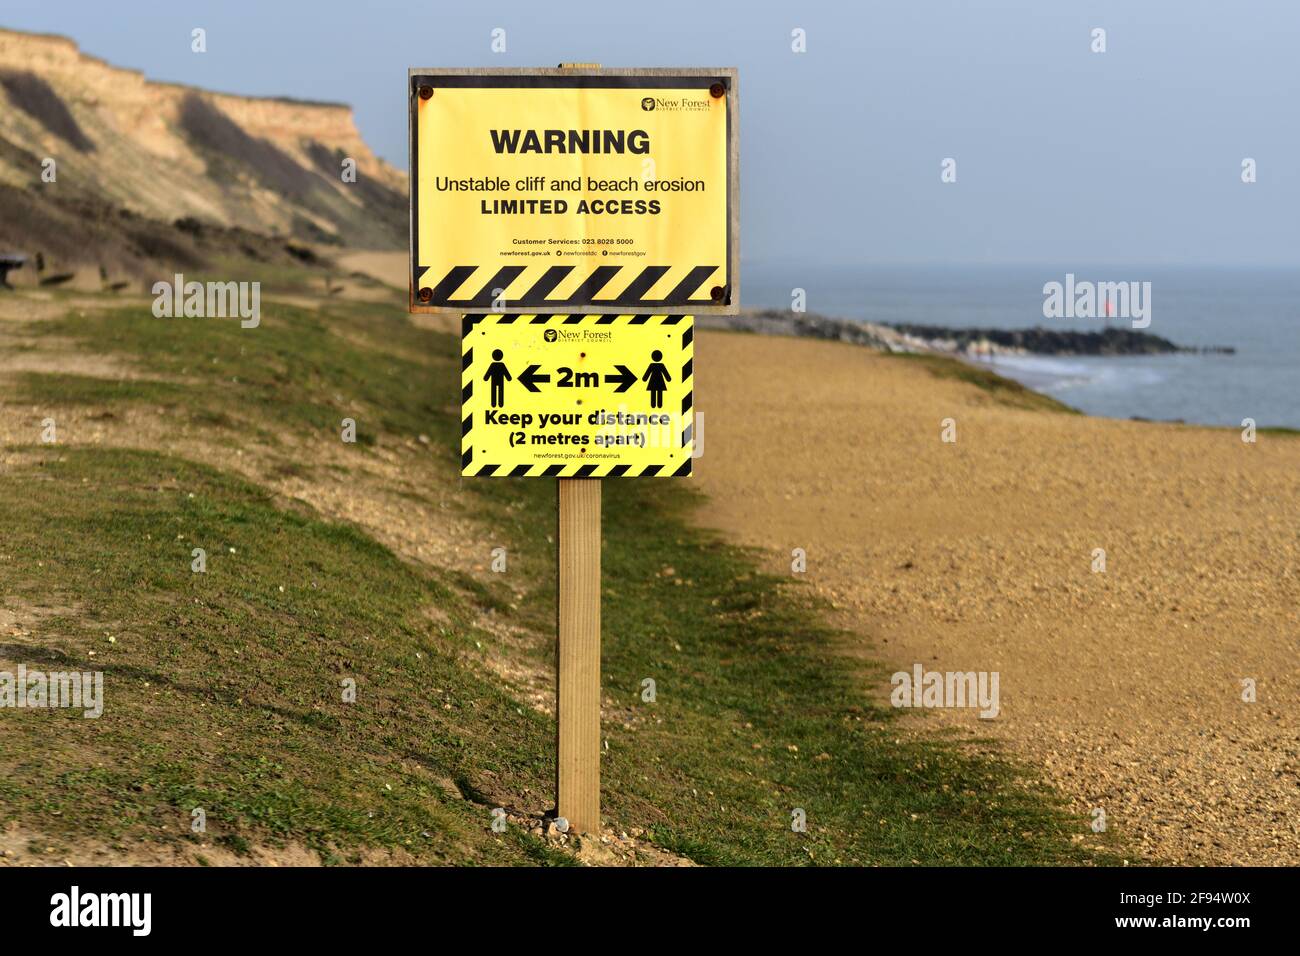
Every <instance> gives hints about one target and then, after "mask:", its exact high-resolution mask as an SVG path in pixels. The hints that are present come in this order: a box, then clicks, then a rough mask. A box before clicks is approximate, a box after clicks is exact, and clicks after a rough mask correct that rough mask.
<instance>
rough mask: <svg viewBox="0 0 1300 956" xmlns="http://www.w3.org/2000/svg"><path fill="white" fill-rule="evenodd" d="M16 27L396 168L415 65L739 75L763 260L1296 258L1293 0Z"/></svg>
mask: <svg viewBox="0 0 1300 956" xmlns="http://www.w3.org/2000/svg"><path fill="white" fill-rule="evenodd" d="M0 26H6V27H10V28H13V29H24V30H35V31H41V32H51V33H60V34H64V35H67V36H70V37H72V38H73V39H74V40H76V41H77V42H78V43H79V44H80V45H81V47H82V48H83V49H84V50H86V51H87V52H89V53H92V54H94V55H96V56H99V57H102V58H104V59H106V60H108V61H110V62H112V63H114V64H115V65H119V66H128V67H134V68H136V69H140V70H143V71H144V72H145V74H146V75H148V76H150V77H151V78H155V79H161V80H171V81H177V82H184V83H192V84H195V85H198V86H204V87H209V88H213V89H220V90H227V91H231V92H237V93H246V94H253V95H284V96H294V97H301V98H306V99H325V100H339V101H344V102H348V103H351V104H353V105H354V107H355V108H356V117H357V123H358V125H359V127H360V129H361V132H362V134H363V135H364V136H365V138H366V140H367V141H368V142H369V143H370V144H371V145H372V146H373V147H374V148H375V149H376V151H377V152H379V153H380V154H381V155H383V156H384V157H385V158H387V159H389V160H390V161H392V162H394V163H395V164H397V165H399V166H402V167H404V166H405V155H406V117H405V114H404V108H405V98H404V89H405V73H406V70H407V68H408V67H411V66H476V65H481V66H508V65H517V66H551V65H554V64H556V63H558V62H560V61H561V60H592V61H598V62H601V63H603V64H605V65H607V66H657V65H664V66H709V65H712V66H738V67H739V68H740V92H741V114H742V128H741V150H742V153H741V177H742V189H741V195H742V207H741V217H742V219H741V222H742V226H741V241H742V250H743V255H744V257H745V259H746V260H747V261H748V262H750V263H751V264H752V263H764V262H771V263H814V262H816V263H823V264H830V265H835V264H855V265H872V264H881V265H887V264H891V263H917V264H951V263H962V264H989V263H1049V262H1050V263H1053V264H1059V263H1066V264H1069V263H1080V264H1086V263H1095V262H1105V263H1125V264H1134V265H1144V264H1169V265H1209V264H1219V265H1231V266H1275V265H1291V266H1294V265H1295V264H1297V263H1300V215H1297V212H1296V211H1297V210H1298V209H1300V123H1297V122H1296V104H1297V103H1300V63H1298V59H1300V3H1295V2H1292V0H1220V2H1209V0H1143V2H1131V0H1121V2H1108V0H1091V2H1084V0H988V2H982V3H972V2H962V0H876V2H869V3H854V4H850V3H837V4H832V3H802V2H800V3H793V2H791V3H770V2H769V3H738V2H722V0H714V2H711V3H700V2H677V0H664V2H656V3H651V4H618V3H610V2H608V0H606V2H574V3H565V2H559V0H557V2H552V3H535V2H532V3H522V2H521V3H513V2H512V3H493V2H481V0H476V2H472V3H471V2H457V3H445V2H427V0H426V2H420V3H408V2H396V0H367V2H364V3H351V2H349V3H342V2H329V0H315V2H312V3H306V2H301V0H277V2H270V0H261V2H248V0H220V2H177V0H168V2H161V0H133V2H131V3H129V4H108V3H103V2H102V0H85V2H81V0H74V2H57V0H48V2H45V3H41V4H24V5H22V6H19V5H16V4H12V3H5V4H4V5H3V6H0ZM195 26H201V27H204V28H205V29H206V30H207V34H208V52H207V53H206V54H202V55H197V54H194V53H192V52H191V51H190V30H191V29H192V28H193V27H195ZM496 27H501V28H504V29H505V30H506V42H507V52H506V53H505V54H494V53H492V52H491V50H490V47H489V43H490V39H491V31H492V30H493V28H496ZM796 27H798V28H802V29H803V30H805V31H806V33H807V46H808V50H807V52H806V53H802V54H796V53H793V52H792V51H791V49H790V43H791V30H792V29H794V28H796ZM1095 27H1101V28H1104V29H1105V30H1106V31H1107V36H1106V39H1107V51H1106V52H1105V53H1093V52H1092V51H1091V49H1090V45H1091V42H1092V39H1091V31H1092V30H1093V28H1095ZM947 157H952V158H955V159H956V160H957V182H956V183H952V184H944V183H941V182H940V163H941V161H942V160H943V159H945V158H947ZM1245 157H1251V158H1253V159H1255V160H1256V161H1257V163H1258V178H1259V181H1258V182H1256V183H1254V184H1252V185H1245V184H1243V183H1242V182H1241V178H1240V172H1241V162H1242V159H1243V158H1245Z"/></svg>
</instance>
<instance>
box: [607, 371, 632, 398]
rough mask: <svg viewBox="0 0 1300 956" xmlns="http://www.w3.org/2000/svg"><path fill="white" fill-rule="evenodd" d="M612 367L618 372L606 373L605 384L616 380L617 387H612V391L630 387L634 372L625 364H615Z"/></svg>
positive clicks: (623, 390)
mask: <svg viewBox="0 0 1300 956" xmlns="http://www.w3.org/2000/svg"><path fill="white" fill-rule="evenodd" d="M614 368H616V369H618V370H619V373H620V374H618V375H606V376H605V384H606V385H609V384H610V383H611V382H617V383H618V388H616V389H614V391H615V392H626V391H627V390H628V389H629V388H631V387H632V383H633V382H635V381H636V372H634V371H632V370H631V369H630V368H628V367H627V366H626V365H615V366H614Z"/></svg>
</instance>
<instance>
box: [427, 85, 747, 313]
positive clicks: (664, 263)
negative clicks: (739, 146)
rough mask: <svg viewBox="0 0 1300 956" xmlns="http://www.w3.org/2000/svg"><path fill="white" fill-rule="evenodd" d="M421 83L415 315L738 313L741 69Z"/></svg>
mask: <svg viewBox="0 0 1300 956" xmlns="http://www.w3.org/2000/svg"><path fill="white" fill-rule="evenodd" d="M409 81H410V87H409V90H408V94H409V98H410V147H411V301H410V307H411V311H413V312H457V313H470V312H479V313H490V312H530V313H537V314H545V313H564V314H571V313H573V312H587V313H610V314H626V313H629V312H673V313H685V312H689V313H692V314H698V313H715V314H716V313H734V312H735V311H736V310H737V306H738V305H739V301H740V298H739V288H738V283H739V245H738V233H739V229H738V218H737V202H738V198H737V197H738V192H739V189H738V183H739V180H738V174H737V151H736V129H737V114H736V109H737V106H736V99H737V86H736V84H737V73H736V70H735V69H734V68H722V69H671V68H660V69H642V70H613V69H610V70H605V69H574V70H551V69H493V70H488V69H480V70H473V69H467V70H453V69H443V70H439V69H421V70H411V71H410V75H409Z"/></svg>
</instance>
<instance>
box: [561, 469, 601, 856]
mask: <svg viewBox="0 0 1300 956" xmlns="http://www.w3.org/2000/svg"><path fill="white" fill-rule="evenodd" d="M556 480H557V482H558V498H559V508H558V511H559V522H558V554H559V574H558V579H559V599H558V601H557V617H558V621H557V625H558V626H557V630H558V633H559V662H558V667H557V687H556V714H555V717H556V723H557V725H558V730H559V748H558V749H559V759H558V761H557V764H556V794H557V801H556V802H557V805H558V807H559V810H558V812H559V815H560V816H561V817H564V818H565V819H566V820H568V821H569V829H570V832H572V833H595V834H599V833H600V479H599V478H559V479H556Z"/></svg>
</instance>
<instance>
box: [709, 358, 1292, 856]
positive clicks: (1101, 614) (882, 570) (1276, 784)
mask: <svg viewBox="0 0 1300 956" xmlns="http://www.w3.org/2000/svg"><path fill="white" fill-rule="evenodd" d="M697 355H698V359H697V366H698V368H699V370H700V374H699V377H698V385H697V393H696V394H697V408H698V409H699V411H700V413H701V414H702V415H703V417H704V422H705V427H704V428H703V433H704V442H705V444H704V454H703V457H702V459H701V460H700V461H699V462H698V471H697V475H698V479H697V480H698V482H699V484H700V486H701V487H702V488H703V489H704V490H705V491H706V492H708V493H709V495H710V496H711V502H710V504H709V505H708V506H707V508H706V509H705V512H704V514H703V516H702V520H703V521H704V522H705V523H707V524H709V525H712V526H714V527H718V528H720V529H722V530H724V531H726V532H728V533H729V534H730V535H731V536H733V537H734V538H736V539H738V540H740V541H742V542H743V543H746V544H751V545H755V546H757V547H759V548H762V549H763V550H764V551H765V553H766V554H767V555H768V559H767V566H768V568H769V569H770V570H772V571H774V572H777V573H784V574H789V573H791V556H790V555H791V550H792V549H794V548H804V549H805V550H806V552H807V572H806V574H805V577H806V579H807V581H808V583H809V584H810V585H812V586H814V587H816V588H818V589H819V590H821V591H823V592H824V593H826V594H827V596H828V597H830V598H831V599H832V600H834V601H835V603H836V605H837V606H838V607H839V608H840V609H841V611H842V612H843V614H844V623H845V625H846V626H847V627H849V628H851V629H852V631H853V632H854V633H855V634H857V635H859V636H860V640H859V643H858V647H857V648H856V650H860V652H862V653H864V654H865V655H867V656H870V657H873V658H877V659H882V660H884V661H885V663H886V664H887V665H888V670H889V671H891V672H892V671H895V670H908V671H910V670H911V669H912V666H913V665H914V664H916V663H921V664H923V665H924V667H925V668H926V669H927V670H937V671H968V670H974V671H997V672H999V674H1000V697H1001V700H1000V706H1001V713H1000V715H999V716H998V717H997V718H996V719H994V720H980V719H978V717H977V716H976V713H975V712H974V711H972V710H951V709H950V710H931V711H928V712H927V716H926V718H925V719H924V720H922V721H919V724H920V726H922V727H923V728H929V729H933V728H937V727H941V726H942V727H955V728H957V729H958V730H959V732H962V733H970V734H976V733H978V734H980V735H988V736H991V737H993V738H994V739H997V740H1000V741H1004V742H1005V743H1006V744H1007V745H1008V746H1009V747H1010V749H1012V750H1013V751H1015V752H1018V753H1019V754H1021V755H1022V756H1024V757H1025V758H1026V759H1027V761H1028V762H1030V763H1031V764H1033V765H1035V766H1037V767H1040V768H1042V770H1043V771H1044V772H1045V774H1046V776H1047V778H1048V779H1049V780H1051V781H1052V782H1054V783H1055V784H1056V785H1057V786H1058V787H1059V788H1060V789H1061V790H1062V791H1063V792H1064V793H1065V794H1067V795H1068V797H1069V798H1070V799H1071V802H1072V804H1073V808H1074V809H1075V810H1076V811H1077V812H1079V813H1081V814H1084V815H1089V814H1091V813H1092V811H1093V810H1094V809H1095V808H1099V809H1101V810H1103V811H1104V812H1105V815H1106V823H1107V825H1108V827H1109V828H1111V829H1119V830H1120V831H1121V833H1122V834H1123V836H1124V837H1125V838H1126V839H1127V840H1128V842H1129V843H1130V844H1131V845H1136V846H1137V847H1139V848H1140V849H1141V850H1143V851H1144V852H1146V853H1147V854H1149V855H1151V856H1152V857H1154V858H1158V859H1160V860H1163V861H1167V862H1196V861H1200V862H1217V863H1233V864H1248V863H1255V864H1292V865H1294V864H1296V863H1300V789H1298V786H1300V777H1298V767H1300V759H1298V756H1300V708H1298V707H1297V702H1298V701H1300V693H1298V692H1300V671H1298V669H1297V661H1298V660H1300V654H1298V651H1300V571H1298V570H1297V568H1300V438H1297V437H1294V436H1270V435H1267V434H1264V435H1260V436H1259V440H1258V442H1257V443H1256V444H1253V445H1252V444H1245V443H1243V442H1242V441H1241V439H1240V435H1239V433H1238V432H1236V431H1232V430H1209V429H1195V428H1182V427H1176V426H1166V425H1150V424H1142V423H1135V422H1123V421H1114V420H1103V419H1092V418H1084V417H1081V416H1068V415H1060V414H1052V413H1046V412H1031V411H1020V410H1015V409H1012V408H1008V407H1005V406H1002V405H999V404H997V403H996V402H995V401H994V400H993V398H992V397H991V396H990V395H989V394H987V393H985V392H982V391H981V390H979V389H978V388H976V387H974V386H972V385H969V384H966V383H963V382H960V381H956V380H951V379H940V378H937V377H935V376H934V375H932V374H931V373H930V372H929V371H927V370H926V369H924V368H922V367H919V366H918V365H916V364H915V363H912V362H908V361H906V360H901V359H891V358H888V357H885V356H882V355H879V354H877V353H875V352H872V351H870V350H867V349H864V348H859V347H854V346H847V345H840V344H836V343H828V342H817V341H809V340H790V339H776V338H764V337H759V336H746V335H739V334H732V333H723V332H712V333H710V332H704V333H702V334H701V335H700V336H699V340H698V346H697ZM1242 414H1243V417H1245V416H1246V415H1248V414H1249V410H1248V409H1247V410H1243V412H1242ZM945 418H953V419H955V421H956V429H957V441H956V443H944V442H942V441H941V440H940V430H941V425H940V423H941V421H942V420H943V419H945ZM1096 548H1103V549H1105V551H1106V570H1105V572H1104V573H1097V572H1094V571H1093V570H1092V567H1093V562H1094V549H1096ZM1246 678H1250V679H1253V680H1254V681H1255V682H1256V689H1257V695H1258V699H1257V700H1256V701H1255V702H1253V703H1248V702H1245V701H1243V699H1242V696H1243V685H1242V681H1243V679H1246ZM890 690H891V687H890V685H889V683H888V679H887V677H886V678H885V679H882V680H881V682H880V685H879V692H880V696H881V698H882V699H887V698H888V696H889V692H890Z"/></svg>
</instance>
